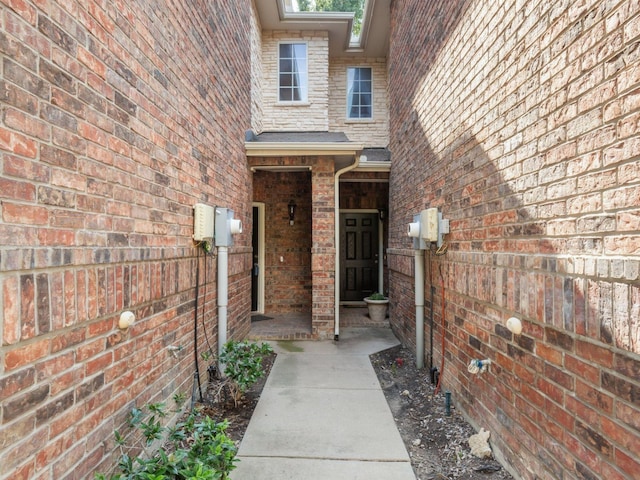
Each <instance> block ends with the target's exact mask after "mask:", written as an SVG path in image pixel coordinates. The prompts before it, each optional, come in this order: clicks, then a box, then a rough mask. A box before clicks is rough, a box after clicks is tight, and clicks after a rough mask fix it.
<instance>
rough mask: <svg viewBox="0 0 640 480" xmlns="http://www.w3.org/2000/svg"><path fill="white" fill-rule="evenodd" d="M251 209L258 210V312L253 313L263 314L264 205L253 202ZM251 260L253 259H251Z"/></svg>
mask: <svg viewBox="0 0 640 480" xmlns="http://www.w3.org/2000/svg"><path fill="white" fill-rule="evenodd" d="M251 207H252V209H251V210H252V211H253V207H256V208H257V209H258V229H259V230H258V310H256V312H255V313H264V269H265V247H266V246H265V218H266V215H265V204H264V202H253V203H252V204H251ZM252 260H253V258H252Z"/></svg>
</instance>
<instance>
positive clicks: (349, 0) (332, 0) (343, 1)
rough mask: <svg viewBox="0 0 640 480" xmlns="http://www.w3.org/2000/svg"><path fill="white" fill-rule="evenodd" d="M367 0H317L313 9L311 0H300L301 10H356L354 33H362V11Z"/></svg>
mask: <svg viewBox="0 0 640 480" xmlns="http://www.w3.org/2000/svg"><path fill="white" fill-rule="evenodd" d="M364 1H365V0H316V7H315V9H314V10H312V5H311V2H310V1H309V0H298V7H299V8H300V11H301V12H310V11H315V12H354V13H355V18H354V22H353V33H354V34H355V35H359V34H360V28H361V25H362V12H363V9H364Z"/></svg>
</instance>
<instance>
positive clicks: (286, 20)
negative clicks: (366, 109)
mask: <svg viewBox="0 0 640 480" xmlns="http://www.w3.org/2000/svg"><path fill="white" fill-rule="evenodd" d="M255 3H256V8H257V12H258V16H259V18H260V24H261V26H262V29H263V30H285V31H286V30H289V31H297V30H300V31H305V30H308V31H314V30H315V31H318V30H321V31H327V32H328V33H329V55H330V56H331V57H350V56H351V57H353V56H364V57H386V56H387V51H388V47H389V16H390V13H389V12H390V3H391V0H366V1H365V6H364V12H363V18H362V30H361V33H360V36H359V37H352V35H351V31H352V28H353V17H354V15H353V13H343V12H292V11H288V10H287V8H286V0H255Z"/></svg>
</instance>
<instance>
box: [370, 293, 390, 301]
mask: <svg viewBox="0 0 640 480" xmlns="http://www.w3.org/2000/svg"><path fill="white" fill-rule="evenodd" d="M386 299H387V297H385V296H384V295H383V294H381V293H378V292H373V293H372V294H371V295H369V300H386Z"/></svg>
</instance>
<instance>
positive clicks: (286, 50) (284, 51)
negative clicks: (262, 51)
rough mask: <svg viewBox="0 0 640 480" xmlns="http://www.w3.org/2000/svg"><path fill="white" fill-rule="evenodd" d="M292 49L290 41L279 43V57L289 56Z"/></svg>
mask: <svg viewBox="0 0 640 480" xmlns="http://www.w3.org/2000/svg"><path fill="white" fill-rule="evenodd" d="M292 51H293V48H292V45H291V44H290V43H281V44H280V58H291V52H292Z"/></svg>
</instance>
